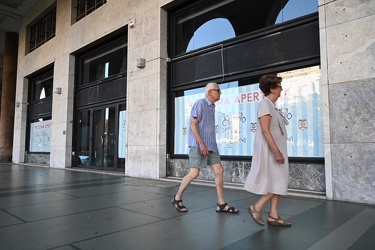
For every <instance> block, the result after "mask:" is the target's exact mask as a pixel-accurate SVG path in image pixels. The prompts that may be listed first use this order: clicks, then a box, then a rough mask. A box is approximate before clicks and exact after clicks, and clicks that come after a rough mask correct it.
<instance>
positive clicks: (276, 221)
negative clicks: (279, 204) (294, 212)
mask: <svg viewBox="0 0 375 250" xmlns="http://www.w3.org/2000/svg"><path fill="white" fill-rule="evenodd" d="M268 218H271V219H273V220H274V221H269V220H267V224H268V225H270V226H283V227H290V226H292V223H290V222H288V221H286V220H284V219H281V217H280V216H279V217H277V218H274V217H272V216H271V215H268Z"/></svg>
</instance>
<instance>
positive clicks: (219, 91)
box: [210, 89, 221, 93]
mask: <svg viewBox="0 0 375 250" xmlns="http://www.w3.org/2000/svg"><path fill="white" fill-rule="evenodd" d="M210 90H213V91H216V92H217V93H221V89H210Z"/></svg>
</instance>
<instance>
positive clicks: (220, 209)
mask: <svg viewBox="0 0 375 250" xmlns="http://www.w3.org/2000/svg"><path fill="white" fill-rule="evenodd" d="M216 205H217V207H216V212H225V213H232V214H237V213H238V212H240V210H238V209H236V208H234V207H230V206H229V205H228V203H224V204H221V205H220V204H219V203H216ZM226 207H227V209H225V208H226Z"/></svg>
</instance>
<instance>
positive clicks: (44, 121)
mask: <svg viewBox="0 0 375 250" xmlns="http://www.w3.org/2000/svg"><path fill="white" fill-rule="evenodd" d="M51 128H52V119H51V117H50V116H46V117H41V118H38V119H31V120H30V140H29V152H30V153H49V152H51V144H50V143H51V140H50V138H51Z"/></svg>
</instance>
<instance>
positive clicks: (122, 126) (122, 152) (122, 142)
mask: <svg viewBox="0 0 375 250" xmlns="http://www.w3.org/2000/svg"><path fill="white" fill-rule="evenodd" d="M118 126H119V141H118V158H125V156H126V111H125V110H124V111H120V115H119V124H118Z"/></svg>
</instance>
